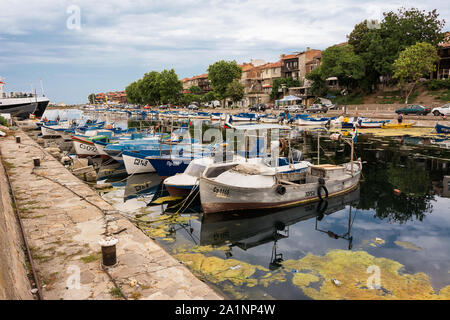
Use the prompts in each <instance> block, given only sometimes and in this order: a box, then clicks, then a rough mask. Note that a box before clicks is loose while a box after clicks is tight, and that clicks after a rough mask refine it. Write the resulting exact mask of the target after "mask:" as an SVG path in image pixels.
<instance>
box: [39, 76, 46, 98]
mask: <svg viewBox="0 0 450 320" xmlns="http://www.w3.org/2000/svg"><path fill="white" fill-rule="evenodd" d="M40 82H41V93H42V96H43V97H45V92H44V85H43V83H42V78H41V80H40Z"/></svg>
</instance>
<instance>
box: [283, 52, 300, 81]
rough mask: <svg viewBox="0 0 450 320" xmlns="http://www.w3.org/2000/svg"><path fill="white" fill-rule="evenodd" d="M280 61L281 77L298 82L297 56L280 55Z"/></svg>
mask: <svg viewBox="0 0 450 320" xmlns="http://www.w3.org/2000/svg"><path fill="white" fill-rule="evenodd" d="M280 59H281V76H282V77H283V78H292V79H294V80H298V78H299V72H298V71H299V70H298V56H297V54H288V55H285V54H282V55H281V56H280Z"/></svg>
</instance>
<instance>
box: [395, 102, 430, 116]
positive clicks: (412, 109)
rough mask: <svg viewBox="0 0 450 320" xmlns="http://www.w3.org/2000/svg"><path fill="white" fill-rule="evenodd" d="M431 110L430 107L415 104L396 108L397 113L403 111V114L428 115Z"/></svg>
mask: <svg viewBox="0 0 450 320" xmlns="http://www.w3.org/2000/svg"><path fill="white" fill-rule="evenodd" d="M430 112H431V109H430V108H427V107H424V106H421V105H418V104H415V105H410V106H407V107H403V108H399V109H397V110H395V113H397V114H398V113H403V114H405V115H406V114H416V115H424V116H426V115H427V114H429V113H430Z"/></svg>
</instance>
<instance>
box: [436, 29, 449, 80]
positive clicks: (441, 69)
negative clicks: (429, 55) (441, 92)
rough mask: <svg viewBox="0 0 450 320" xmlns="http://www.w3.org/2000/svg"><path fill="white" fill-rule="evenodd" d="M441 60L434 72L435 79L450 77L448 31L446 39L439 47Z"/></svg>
mask: <svg viewBox="0 0 450 320" xmlns="http://www.w3.org/2000/svg"><path fill="white" fill-rule="evenodd" d="M438 54H439V57H440V59H439V61H438V63H437V68H436V69H437V70H436V71H435V72H434V73H433V76H432V78H433V79H449V78H450V32H447V33H446V40H444V42H442V43H440V44H439V47H438Z"/></svg>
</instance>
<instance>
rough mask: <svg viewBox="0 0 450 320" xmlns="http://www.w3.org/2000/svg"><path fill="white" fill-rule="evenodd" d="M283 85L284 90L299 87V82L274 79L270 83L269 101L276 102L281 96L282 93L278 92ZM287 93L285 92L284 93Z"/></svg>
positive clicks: (290, 79)
mask: <svg viewBox="0 0 450 320" xmlns="http://www.w3.org/2000/svg"><path fill="white" fill-rule="evenodd" d="M283 85H286V90H287V89H289V88H292V87H300V86H301V82H300V81H299V80H294V79H292V78H290V77H289V78H278V79H274V80H273V83H272V91H271V92H270V99H271V100H277V99H278V98H280V97H281V96H282V95H283V92H282V91H281V92H280V89H281V88H282V86H283ZM286 92H287V91H286Z"/></svg>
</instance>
